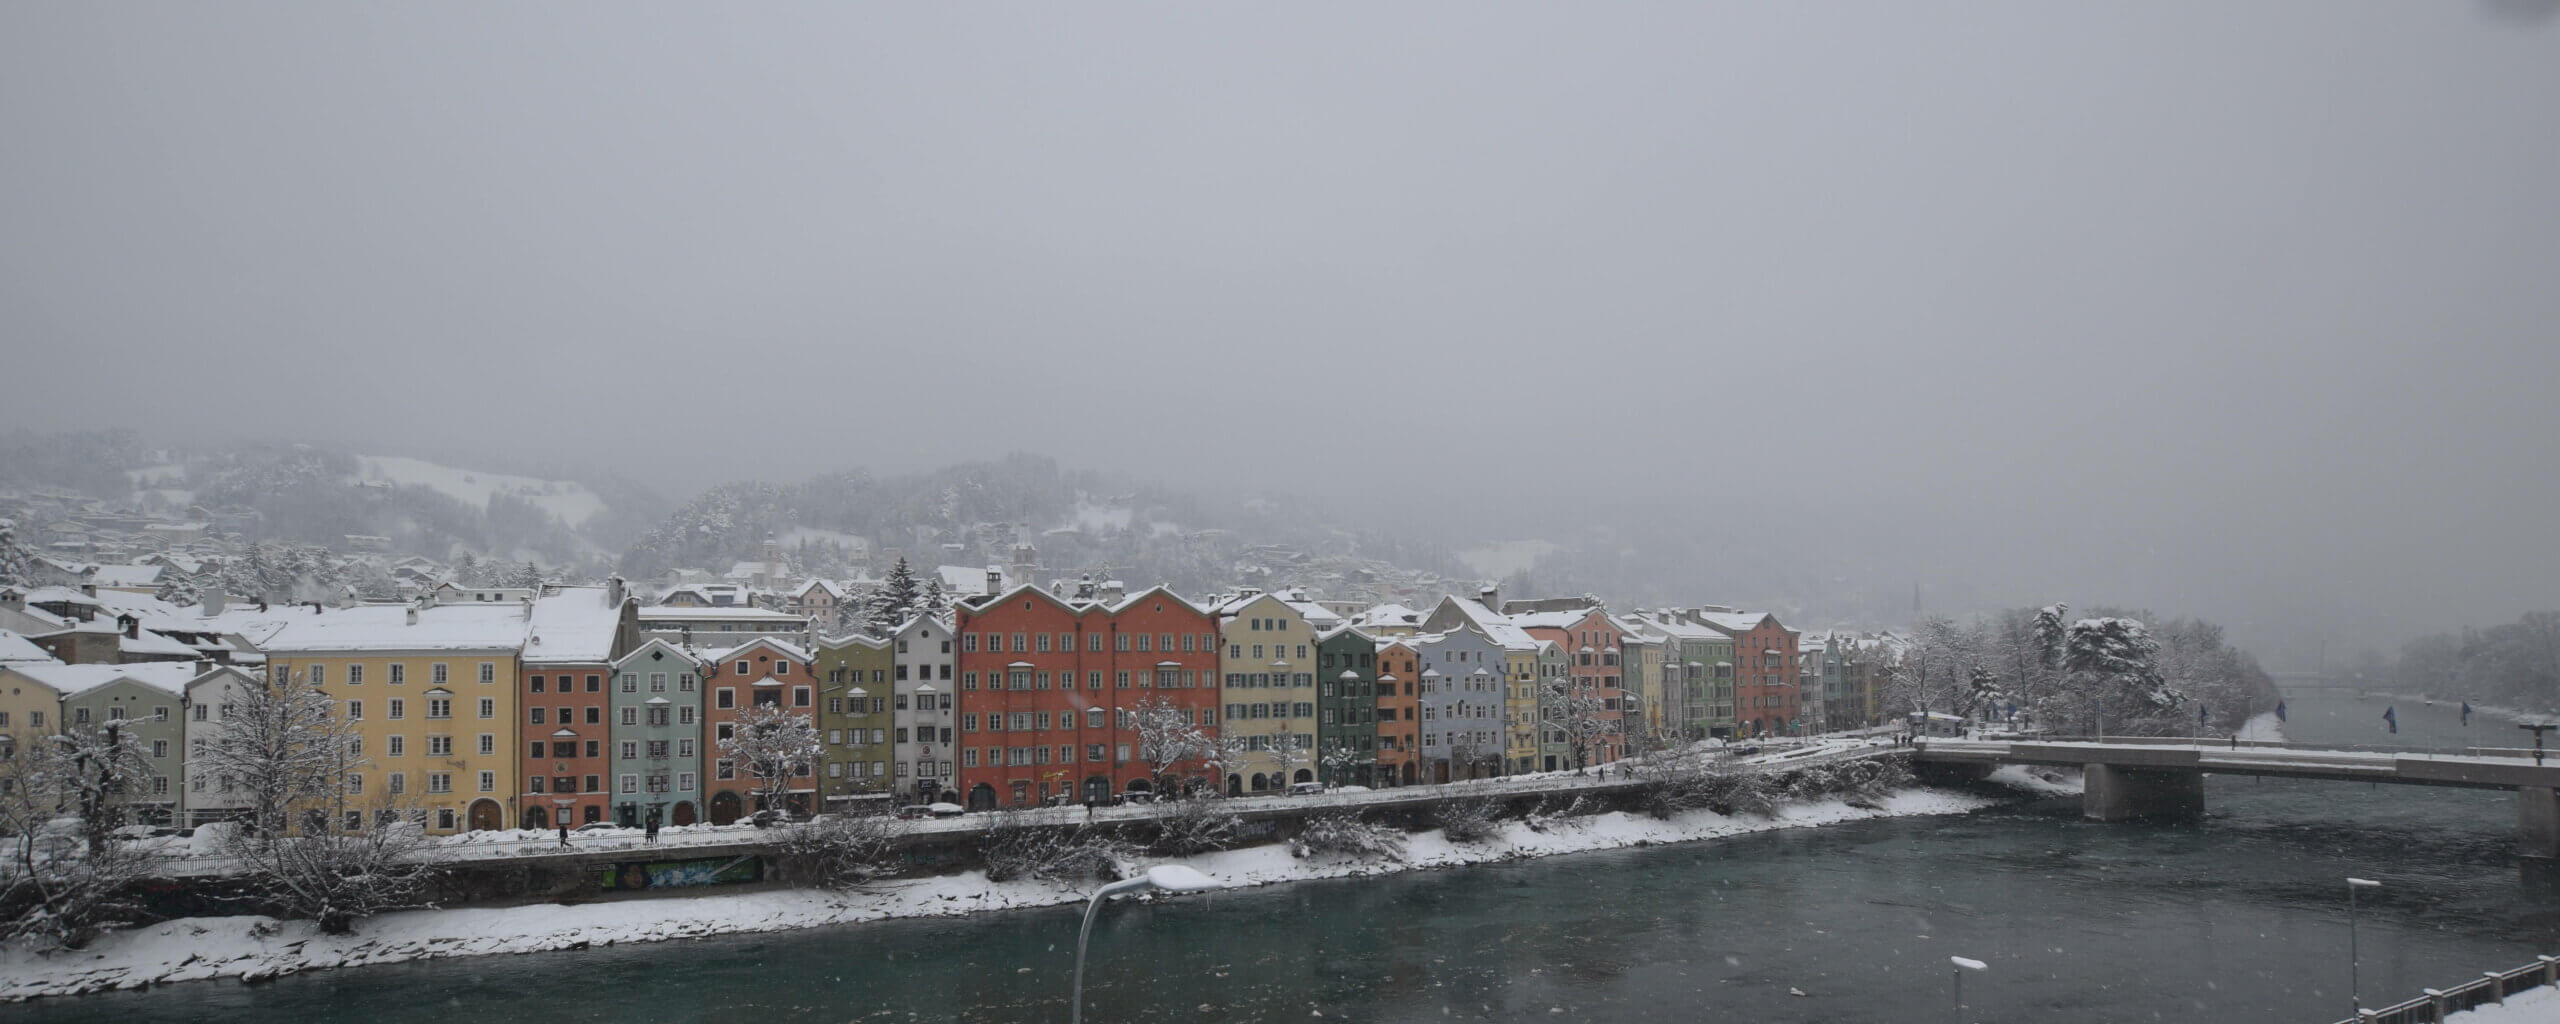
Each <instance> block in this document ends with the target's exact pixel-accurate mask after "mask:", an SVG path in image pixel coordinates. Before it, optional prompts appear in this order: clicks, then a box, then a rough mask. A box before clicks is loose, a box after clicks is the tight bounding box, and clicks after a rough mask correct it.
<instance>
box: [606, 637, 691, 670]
mask: <svg viewBox="0 0 2560 1024" xmlns="http://www.w3.org/2000/svg"><path fill="white" fill-rule="evenodd" d="M653 653H654V654H658V655H662V657H659V658H651V657H649V655H651V654H653ZM669 658H672V659H675V660H676V661H679V662H682V663H684V664H687V665H693V666H700V665H701V664H702V658H701V657H700V656H699V655H697V654H695V653H694V652H692V651H688V650H685V649H684V648H682V647H678V646H676V645H674V644H671V643H668V642H666V641H664V640H659V639H655V638H652V639H650V640H648V641H646V642H644V643H642V644H641V645H640V646H638V647H634V648H632V649H631V653H629V654H625V655H623V656H622V657H620V658H616V659H614V662H613V664H614V667H616V668H621V667H623V666H627V665H633V664H638V663H641V662H646V661H665V660H667V659H669Z"/></svg>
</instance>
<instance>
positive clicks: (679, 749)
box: [676, 739, 693, 758]
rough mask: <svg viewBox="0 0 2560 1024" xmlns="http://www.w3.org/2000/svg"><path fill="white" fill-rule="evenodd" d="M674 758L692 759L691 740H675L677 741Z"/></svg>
mask: <svg viewBox="0 0 2560 1024" xmlns="http://www.w3.org/2000/svg"><path fill="white" fill-rule="evenodd" d="M676 756H677V757H683V758H690V757H692V756H693V741H692V740H689V739H687V740H677V741H676Z"/></svg>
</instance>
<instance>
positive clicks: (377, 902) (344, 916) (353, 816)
mask: <svg viewBox="0 0 2560 1024" xmlns="http://www.w3.org/2000/svg"><path fill="white" fill-rule="evenodd" d="M233 698H234V699H233V701H232V702H231V709H230V713H229V717H228V718H226V719H225V720H224V721H223V725H222V732H221V733H220V735H219V736H218V737H217V738H216V739H215V740H214V742H213V743H211V744H208V745H207V746H206V747H205V749H204V750H203V751H201V752H200V753H197V754H196V755H195V762H196V763H195V766H193V768H192V770H194V771H200V772H207V773H210V775H211V776H212V777H214V778H218V779H221V780H223V781H225V782H226V783H228V784H229V785H230V787H231V788H232V789H233V791H234V792H235V793H240V794H244V795H243V799H244V800H245V801H246V802H247V805H248V806H247V808H246V814H245V816H244V817H245V818H246V820H245V821H243V822H242V825H243V826H245V827H243V828H241V829H240V830H239V831H237V832H234V833H232V835H231V837H230V840H229V842H228V843H227V844H226V845H227V847H228V852H229V853H230V854H231V855H232V857H233V858H234V859H236V860H238V861H239V862H240V866H241V874H242V878H243V880H244V882H245V884H246V886H247V888H248V891H249V894H250V898H251V899H253V900H255V901H257V902H259V903H262V904H264V905H266V906H268V907H270V908H272V909H274V910H275V911H276V912H278V913H280V914H282V915H284V916H287V917H297V918H306V919H309V920H311V921H314V922H316V923H318V924H319V926H320V929H321V930H322V931H324V932H328V933H330V934H333V935H335V934H344V933H346V932H349V931H352V930H354V928H355V925H356V923H357V922H358V921H361V920H363V919H365V918H367V917H371V916H373V915H375V914H378V913H382V912H384V911H389V910H397V909H403V908H407V907H414V906H418V905H420V901H421V898H422V896H423V894H424V892H425V890H426V886H427V884H428V882H429V881H430V880H431V879H432V878H433V876H434V870H435V867H434V865H433V864H432V863H431V862H430V861H429V860H428V858H427V857H426V856H425V855H426V853H427V852H428V851H427V846H426V833H425V828H424V827H423V826H424V823H425V820H426V812H425V810H424V809H423V808H420V807H418V806H416V805H414V804H411V803H408V802H407V795H406V794H401V793H393V792H391V790H390V787H389V785H388V783H387V780H378V781H377V785H379V786H380V788H379V789H377V790H375V791H374V792H373V793H372V794H371V795H370V796H368V795H367V794H365V793H363V792H361V791H360V787H361V783H360V782H359V781H358V780H361V779H363V778H364V777H365V775H366V774H367V770H368V769H369V768H370V767H371V766H372V762H370V761H368V760H367V759H366V758H365V756H364V755H363V754H362V752H361V748H360V746H359V742H358V739H357V736H356V734H355V731H354V728H353V727H352V726H351V725H350V724H349V723H348V722H347V721H346V720H345V719H343V718H341V717H340V716H339V715H338V711H337V702H336V701H335V700H334V699H332V698H331V697H330V696H329V695H328V694H327V693H325V692H323V691H321V690H320V689H318V688H317V687H311V686H305V685H298V684H295V683H292V682H282V683H278V682H272V681H264V680H262V681H259V682H257V683H254V684H251V685H247V686H241V687H238V688H236V689H235V690H234V691H233Z"/></svg>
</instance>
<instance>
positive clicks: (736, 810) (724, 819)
mask: <svg viewBox="0 0 2560 1024" xmlns="http://www.w3.org/2000/svg"><path fill="white" fill-rule="evenodd" d="M745 803H746V801H743V800H740V799H738V794H736V793H714V794H712V796H711V823H712V824H714V825H726V824H729V823H730V822H734V821H736V820H738V819H739V817H741V816H743V815H745V814H746V807H745Z"/></svg>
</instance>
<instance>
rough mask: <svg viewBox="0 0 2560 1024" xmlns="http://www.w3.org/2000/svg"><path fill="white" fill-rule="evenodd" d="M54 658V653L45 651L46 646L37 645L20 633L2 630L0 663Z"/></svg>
mask: <svg viewBox="0 0 2560 1024" xmlns="http://www.w3.org/2000/svg"><path fill="white" fill-rule="evenodd" d="M52 660H53V655H50V654H47V653H45V650H44V648H42V647H38V646H36V645H35V644H34V643H33V642H32V641H29V640H28V639H27V638H26V637H23V636H19V635H18V634H16V633H12V632H9V631H7V630H0V665H5V664H8V663H10V662H13V661H52Z"/></svg>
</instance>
